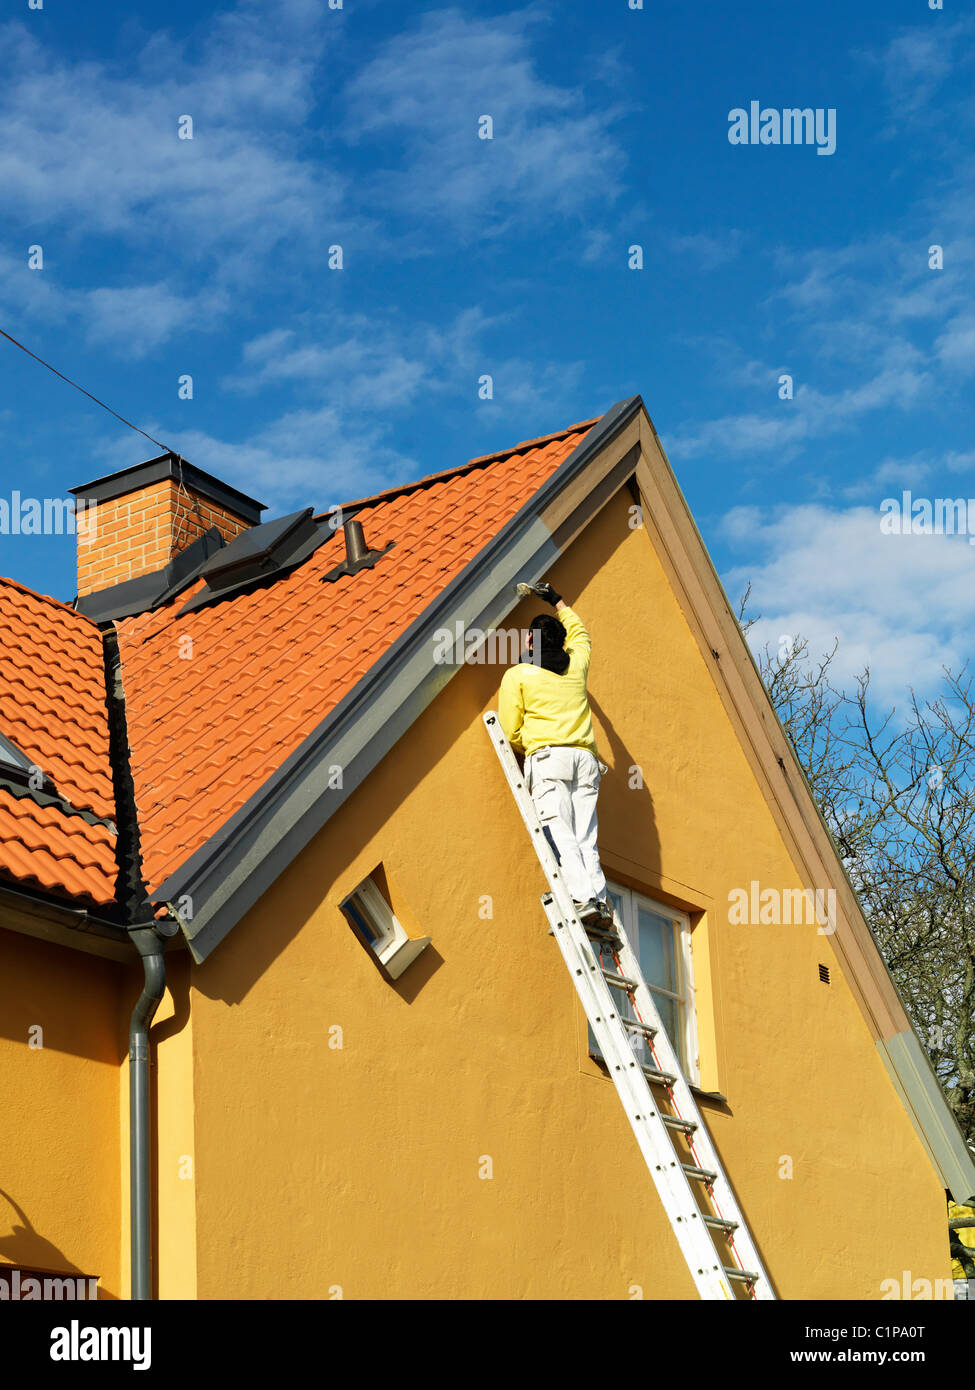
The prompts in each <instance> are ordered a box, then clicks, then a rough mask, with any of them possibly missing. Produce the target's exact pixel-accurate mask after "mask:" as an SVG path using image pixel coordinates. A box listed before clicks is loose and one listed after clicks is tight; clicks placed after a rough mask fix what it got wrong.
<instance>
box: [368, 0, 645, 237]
mask: <svg viewBox="0 0 975 1390" xmlns="http://www.w3.org/2000/svg"><path fill="white" fill-rule="evenodd" d="M540 18H541V16H540V12H538V11H536V10H534V9H532V10H524V11H521V12H520V13H513V14H506V15H496V16H492V17H490V18H481V17H475V16H473V15H471V14H469V13H464V12H463V11H461V10H458V9H456V8H454V9H449V10H444V11H439V12H436V13H433V14H426V15H424V16H423V17H422V18H421V19H420V20H419V21H418V22H417V23H416V24H414V25H413V26H412V27H411V28H410V29H409V30H407V31H406V32H404V33H402V34H398V35H396V36H395V37H394V38H391V39H389V40H388V41H387V42H386V43H385V44H384V45H383V46H382V48H381V50H380V51H379V53H378V54H377V56H376V57H375V58H374V59H373V60H372V61H371V62H370V63H368V64H367V65H366V66H365V67H364V68H363V69H362V70H361V71H360V72H359V73H357V74H356V76H355V77H354V78H353V79H352V81H351V82H350V84H349V86H348V89H347V92H346V99H347V109H348V121H347V126H346V131H347V135H348V138H349V139H350V140H352V141H355V140H362V139H367V140H372V141H375V142H379V141H382V142H383V144H384V145H385V148H386V150H387V151H388V157H387V159H386V164H387V168H386V169H385V171H384V172H383V173H382V174H381V175H379V176H378V178H377V179H375V180H373V181H372V183H371V187H372V190H373V192H376V193H381V194H382V195H383V196H385V197H386V198H387V199H388V200H390V201H392V202H393V203H395V204H396V206H397V207H399V208H400V209H403V210H405V211H407V212H408V213H409V214H410V215H411V216H412V217H414V218H417V219H420V220H422V221H425V222H427V223H430V222H437V221H442V220H443V219H448V220H449V221H450V223H451V224H452V225H453V226H454V227H457V228H460V229H461V230H462V231H464V232H467V233H469V234H477V235H484V234H489V233H490V234H497V233H498V232H500V231H501V230H503V229H504V228H505V227H506V226H507V225H509V222H510V221H511V220H514V219H516V220H517V221H518V222H520V223H529V224H531V223H542V222H544V221H545V220H546V219H549V218H550V217H551V216H552V213H553V212H555V213H558V214H562V215H565V214H573V213H580V212H581V211H582V210H583V209H584V208H586V207H588V206H591V205H592V204H594V203H596V202H599V203H602V204H605V203H606V202H607V200H611V199H612V198H613V197H615V195H616V194H617V193H618V192H619V175H620V172H621V169H622V165H623V155H622V152H621V150H620V148H619V146H618V145H617V143H616V142H615V141H614V140H613V138H612V137H611V135H610V133H609V132H610V126H611V125H612V122H613V120H614V118H615V116H616V115H618V114H619V113H618V110H615V109H614V110H602V111H599V110H592V109H590V99H589V98H588V97H587V95H586V94H584V92H583V91H581V90H576V89H571V88H568V87H561V86H556V85H555V84H554V83H552V82H549V81H546V80H545V79H543V78H542V77H541V76H539V74H538V72H537V71H536V68H535V64H534V61H533V58H532V54H531V50H530V45H529V39H528V30H529V29H530V27H531V26H532V25H534V24H537V23H538V22H539V21H540ZM482 116H490V117H491V119H492V121H493V123H494V138H493V139H491V140H483V139H479V138H478V121H479V119H480V118H481V117H482ZM397 165H398V167H397Z"/></svg>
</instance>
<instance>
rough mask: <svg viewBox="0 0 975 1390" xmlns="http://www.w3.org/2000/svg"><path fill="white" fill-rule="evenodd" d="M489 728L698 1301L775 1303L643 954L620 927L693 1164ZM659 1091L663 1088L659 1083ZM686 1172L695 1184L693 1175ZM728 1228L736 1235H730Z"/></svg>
mask: <svg viewBox="0 0 975 1390" xmlns="http://www.w3.org/2000/svg"><path fill="white" fill-rule="evenodd" d="M483 719H484V723H485V726H486V728H487V732H488V734H489V736H490V738H491V742H492V744H493V745H494V750H495V752H496V754H497V756H498V760H499V761H500V763H501V767H502V770H503V772H504V774H505V777H506V778H507V780H508V784H509V786H510V788H511V792H512V795H513V797H514V800H515V803H516V805H517V807H518V810H519V812H520V814H521V818H522V820H523V822H524V824H525V827H526V829H527V830H528V833H529V837H530V839H531V841H532V844H533V845H534V848H535V853H536V855H537V857H538V860H539V862H540V864H541V866H542V869H543V871H544V873H545V876H546V878H547V880H548V883H549V889H550V891H549V892H548V893H547V894H543V895H542V906H543V908H544V910H545V914H546V916H547V918H548V920H549V924H550V927H551V933H552V935H553V936H554V937H555V940H556V943H557V945H558V947H559V950H560V952H561V954H562V958H563V960H564V962H565V965H566V968H567V969H568V971H569V975H570V977H571V979H572V982H573V985H574V986H575V989H576V992H577V994H578V995H579V998H580V1000H581V1002H582V1005H583V1009H584V1010H585V1013H586V1016H587V1018H588V1019H589V1023H590V1026H591V1027H592V1030H593V1033H594V1035H595V1037H596V1041H597V1043H598V1044H599V1048H600V1051H601V1053H602V1056H603V1058H604V1060H605V1062H606V1065H607V1068H608V1070H609V1072H610V1076H611V1078H612V1080H613V1083H614V1086H615V1088H616V1091H617V1094H618V1095H619V1098H620V1101H621V1103H622V1105H623V1109H624V1112H625V1114H626V1116H627V1119H628V1120H629V1122H630V1127H631V1129H632V1130H633V1133H634V1136H635V1138H636V1140H637V1144H638V1145H639V1148H640V1152H641V1154H642V1156H643V1158H644V1161H645V1162H646V1164H647V1167H648V1169H649V1172H650V1176H651V1178H652V1179H653V1182H654V1184H655V1186H656V1188H657V1191H658V1194H659V1196H660V1199H661V1202H662V1204H663V1206H664V1209H665V1211H666V1213H667V1215H668V1218H669V1219H670V1222H671V1225H672V1227H673V1229H674V1232H675V1235H676V1236H677V1240H678V1244H679V1245H680V1248H681V1251H682V1253H683V1255H684V1258H685V1261H686V1262H687V1265H688V1268H689V1270H690V1273H691V1277H692V1278H693V1280H694V1283H695V1287H696V1288H697V1291H698V1294H699V1296H700V1297H701V1298H702V1299H711V1300H713V1299H719V1298H724V1299H734V1298H735V1297H736V1295H735V1294H734V1292H733V1291H732V1287H731V1283H732V1281H733V1282H735V1283H737V1284H742V1283H744V1284H746V1286H747V1287H748V1289H749V1292H750V1294H751V1296H752V1298H755V1299H774V1298H775V1294H774V1292H773V1290H772V1286H771V1281H770V1280H769V1278H768V1275H767V1274H766V1272H765V1270H764V1266H763V1265H762V1263H761V1261H760V1259H759V1255H758V1251H757V1249H756V1248H755V1245H754V1242H753V1240H752V1238H751V1235H750V1233H749V1232H748V1228H747V1225H746V1223H745V1220H744V1217H743V1215H742V1213H741V1211H740V1209H739V1207H738V1203H737V1200H736V1198H735V1196H734V1193H733V1191H732V1189H731V1185H730V1183H729V1182H728V1179H727V1177H726V1175H725V1173H724V1168H723V1165H722V1164H721V1162H720V1159H719V1158H718V1155H717V1151H716V1150H715V1148H714V1145H713V1143H712V1141H711V1138H710V1135H709V1134H708V1131H707V1127H706V1125H705V1124H704V1120H703V1117H702V1116H701V1113H700V1111H699V1109H698V1107H697V1104H696V1102H695V1101H694V1098H693V1096H692V1094H691V1091H690V1089H689V1087H688V1085H687V1082H686V1080H685V1079H684V1076H683V1072H682V1069H681V1066H680V1062H679V1059H678V1058H677V1055H676V1053H675V1051H674V1049H673V1046H672V1045H671V1043H670V1040H669V1039H668V1038H667V1034H666V1032H665V1030H664V1027H663V1024H662V1022H661V1019H660V1016H659V1014H658V1012H657V1008H656V1005H655V1003H654V1001H653V997H652V995H651V993H650V990H649V988H648V987H647V984H646V981H645V980H644V978H643V973H642V970H641V968H640V964H639V960H638V959H637V957H636V954H635V952H634V951H633V949H632V947H631V946H630V943H629V942H628V940H627V938H626V935H625V933H624V932H623V930H622V928H621V927H619V925H618V924H617V927H616V932H617V935H618V937H619V946H618V947H616V946H614V947H611V948H610V953H611V956H612V959H613V960H614V962H615V964H616V967H617V970H618V971H619V974H620V975H621V976H625V977H627V978H628V980H629V981H632V988H631V989H629V990H627V991H626V993H625V995H624V997H627V998H630V999H631V1000H632V1002H633V1005H634V1008H635V1010H636V1014H637V1019H638V1020H639V1021H642V1022H643V1024H645V1025H646V1031H652V1034H653V1036H651V1037H644V1042H645V1046H646V1047H647V1048H648V1049H649V1050H650V1053H651V1056H652V1057H653V1058H654V1062H653V1065H654V1067H655V1068H656V1069H657V1070H658V1071H659V1072H663V1073H667V1074H669V1075H670V1076H671V1077H672V1081H670V1082H669V1083H667V1091H668V1100H669V1103H670V1104H671V1105H672V1106H673V1107H674V1110H675V1112H676V1117H677V1118H678V1119H679V1120H683V1121H686V1122H688V1124H691V1125H693V1126H694V1128H693V1130H692V1131H691V1132H690V1133H686V1132H685V1133H683V1140H682V1142H684V1143H685V1144H686V1145H687V1147H688V1149H689V1150H690V1153H691V1156H692V1159H691V1162H690V1163H689V1164H687V1163H683V1162H682V1161H681V1159H680V1155H679V1153H678V1151H677V1149H676V1148H675V1145H674V1142H673V1139H672V1137H671V1135H672V1134H673V1133H674V1132H675V1131H676V1132H681V1131H680V1126H679V1125H675V1124H673V1123H671V1124H668V1123H667V1121H668V1120H670V1121H673V1120H674V1118H675V1117H673V1116H667V1115H665V1114H663V1113H662V1111H661V1110H660V1108H659V1107H658V1104H657V1101H656V1098H655V1096H654V1094H653V1091H652V1089H651V1083H650V1082H649V1081H648V1078H647V1076H646V1075H645V1072H644V1065H643V1064H642V1063H641V1061H640V1060H639V1057H638V1056H637V1055H636V1054H635V1052H634V1049H633V1046H632V1045H631V1042H630V1038H629V1035H628V1032H627V1028H626V1024H627V1022H632V1020H628V1019H626V1018H625V1017H624V1016H623V1015H622V1014H621V1012H620V1011H619V1006H618V1002H617V1001H615V1000H614V998H613V995H614V993H615V992H616V991H617V990H618V989H619V987H618V986H614V985H611V984H610V983H608V981H607V977H606V973H605V972H604V968H603V951H604V950H605V948H604V947H600V950H599V953H598V954H597V952H596V950H595V949H594V947H593V943H592V941H590V939H589V936H588V935H587V933H586V929H585V926H584V925H583V923H582V922H581V921H580V920H579V918H578V917H577V915H576V913H575V907H574V904H573V901H572V898H571V895H570V894H569V892H568V890H567V888H566V886H565V882H564V880H563V877H562V873H561V870H560V867H559V863H558V860H557V858H556V855H555V852H554V850H553V848H552V846H551V845H550V844H549V842H548V839H547V838H546V836H545V832H544V830H543V827H542V824H541V821H540V820H539V818H538V814H537V812H536V810H535V804H534V802H533V800H532V798H531V796H530V794H529V792H528V788H527V784H526V781H525V777H524V774H523V773H522V770H521V768H520V767H519V766H518V762H517V760H516V758H515V755H514V752H513V750H512V748H511V745H510V744H509V743H508V740H507V738H506V737H505V735H504V732H503V730H502V729H501V725H500V722H499V720H498V716H497V714H496V713H495V711H493V710H489V711H488V712H487V713H486V714H485V715H484V716H483ZM653 1084H654V1085H660V1084H662V1083H661V1082H660V1081H658V1080H655V1081H654V1082H653ZM688 1170H689V1171H690V1172H691V1173H693V1174H695V1176H694V1177H690V1176H688ZM702 1170H703V1171H704V1172H705V1173H707V1174H712V1173H713V1174H714V1177H713V1179H711V1180H710V1181H708V1183H707V1191H708V1197H709V1200H710V1201H711V1203H712V1205H713V1206H714V1207H715V1215H714V1216H711V1215H710V1213H706V1212H703V1211H702V1210H701V1208H700V1206H699V1205H698V1202H697V1198H696V1196H695V1193H694V1190H693V1188H692V1182H693V1183H695V1184H696V1183H699V1182H701V1181H703V1179H702V1177H701V1176H700V1174H701V1172H702ZM728 1227H734V1229H733V1230H729V1229H728ZM712 1230H719V1231H720V1232H721V1239H723V1240H724V1241H725V1243H726V1244H727V1246H728V1248H729V1249H730V1250H731V1252H732V1257H733V1259H734V1261H735V1265H734V1266H727V1265H726V1264H725V1262H724V1259H723V1258H722V1256H721V1254H720V1253H719V1250H718V1247H717V1245H716V1244H715V1240H714V1238H713V1237H712V1235H711V1231H712ZM746 1276H747V1277H746Z"/></svg>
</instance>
